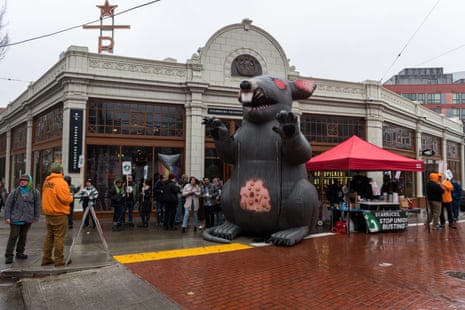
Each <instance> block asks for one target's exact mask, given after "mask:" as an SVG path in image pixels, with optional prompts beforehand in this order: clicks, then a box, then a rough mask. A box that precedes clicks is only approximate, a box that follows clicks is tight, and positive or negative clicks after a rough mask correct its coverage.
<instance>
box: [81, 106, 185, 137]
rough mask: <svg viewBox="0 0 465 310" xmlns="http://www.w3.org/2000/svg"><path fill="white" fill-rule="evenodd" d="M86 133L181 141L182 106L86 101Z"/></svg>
mask: <svg viewBox="0 0 465 310" xmlns="http://www.w3.org/2000/svg"><path fill="white" fill-rule="evenodd" d="M88 107H89V114H88V118H89V122H88V123H89V126H88V133H89V134H92V135H95V134H111V135H131V136H160V137H178V138H183V137H184V106H181V105H170V104H155V103H134V102H131V103H126V102H113V101H103V100H96V99H94V100H90V101H89V104H88Z"/></svg>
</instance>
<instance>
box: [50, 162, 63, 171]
mask: <svg viewBox="0 0 465 310" xmlns="http://www.w3.org/2000/svg"><path fill="white" fill-rule="evenodd" d="M50 171H51V172H52V173H62V172H63V167H62V166H61V165H60V164H59V163H57V162H54V163H52V165H51V166H50Z"/></svg>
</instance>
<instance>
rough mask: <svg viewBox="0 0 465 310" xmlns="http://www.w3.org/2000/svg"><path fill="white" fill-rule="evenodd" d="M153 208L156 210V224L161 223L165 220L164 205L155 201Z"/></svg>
mask: <svg viewBox="0 0 465 310" xmlns="http://www.w3.org/2000/svg"><path fill="white" fill-rule="evenodd" d="M155 208H156V212H157V224H158V225H161V224H162V223H163V221H164V220H165V210H164V209H165V206H164V203H162V202H160V201H155Z"/></svg>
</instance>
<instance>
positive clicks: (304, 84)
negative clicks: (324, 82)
mask: <svg viewBox="0 0 465 310" xmlns="http://www.w3.org/2000/svg"><path fill="white" fill-rule="evenodd" d="M291 88H292V99H293V100H297V99H305V98H308V97H310V96H311V95H312V94H313V92H314V91H315V89H316V84H315V83H314V82H313V81H310V80H304V79H298V80H295V81H294V82H292V83H291Z"/></svg>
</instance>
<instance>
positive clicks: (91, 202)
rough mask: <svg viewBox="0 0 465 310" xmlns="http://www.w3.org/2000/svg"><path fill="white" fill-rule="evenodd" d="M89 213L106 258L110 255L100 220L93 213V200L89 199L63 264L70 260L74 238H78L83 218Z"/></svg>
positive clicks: (66, 264)
mask: <svg viewBox="0 0 465 310" xmlns="http://www.w3.org/2000/svg"><path fill="white" fill-rule="evenodd" d="M89 213H90V215H91V216H92V219H93V220H94V223H95V228H96V229H97V232H98V235H99V237H100V240H101V241H102V244H103V247H104V249H105V253H106V254H107V259H108V260H109V259H110V257H111V256H110V251H109V250H108V244H107V241H106V240H105V237H104V235H103V230H102V226H101V225H100V221H99V220H98V218H97V214H96V213H95V209H94V202H93V201H89V205H88V206H87V208H86V210H85V211H84V214H83V215H82V220H81V225H79V230H78V232H77V233H76V235H75V236H74V238H73V242H72V243H71V247H70V248H69V253H68V257H67V258H66V260H65V266H68V263H69V262H70V260H71V255H72V254H73V249H74V246H75V244H76V240H77V239H78V237H79V236H80V234H81V231H82V229H83V228H84V225H85V220H86V219H87V217H88V216H89Z"/></svg>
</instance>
